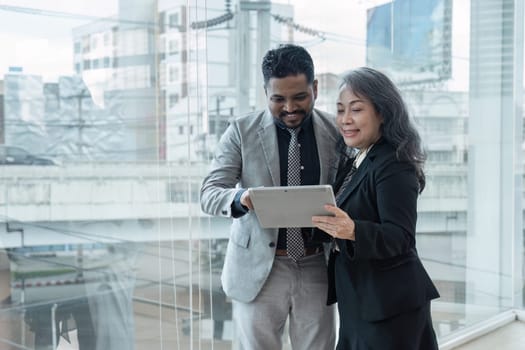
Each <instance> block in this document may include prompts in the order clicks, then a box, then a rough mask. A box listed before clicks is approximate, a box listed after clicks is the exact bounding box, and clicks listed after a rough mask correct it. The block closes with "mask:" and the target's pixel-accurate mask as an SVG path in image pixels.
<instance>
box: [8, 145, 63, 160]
mask: <svg viewBox="0 0 525 350" xmlns="http://www.w3.org/2000/svg"><path fill="white" fill-rule="evenodd" d="M0 165H58V163H57V162H56V161H55V160H53V159H50V158H45V157H39V156H35V155H33V154H31V153H29V152H28V151H26V150H25V149H23V148H21V147H17V146H6V145H0Z"/></svg>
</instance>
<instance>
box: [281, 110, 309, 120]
mask: <svg viewBox="0 0 525 350" xmlns="http://www.w3.org/2000/svg"><path fill="white" fill-rule="evenodd" d="M290 114H303V115H306V111H305V110H304V109H299V110H296V111H292V112H281V113H280V114H279V117H281V118H284V117H286V116H287V115H290Z"/></svg>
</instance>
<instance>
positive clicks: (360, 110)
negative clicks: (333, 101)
mask: <svg viewBox="0 0 525 350" xmlns="http://www.w3.org/2000/svg"><path fill="white" fill-rule="evenodd" d="M336 120H337V126H338V127H339V132H340V133H341V135H343V138H344V140H345V143H346V145H347V146H349V147H355V148H358V149H366V148H368V147H369V146H370V145H372V144H373V143H375V142H376V141H377V140H379V138H380V137H381V124H382V123H383V117H382V116H381V115H379V114H378V113H377V111H376V110H375V108H374V106H373V105H372V103H371V102H370V101H369V100H368V99H366V98H363V97H358V96H356V95H354V93H353V92H352V90H350V89H349V88H348V87H345V86H343V87H342V88H341V90H339V98H338V100H337V119H336Z"/></svg>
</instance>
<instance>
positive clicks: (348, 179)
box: [335, 162, 357, 202]
mask: <svg viewBox="0 0 525 350" xmlns="http://www.w3.org/2000/svg"><path fill="white" fill-rule="evenodd" d="M356 170H357V167H356V166H355V162H354V163H353V164H352V168H351V169H350V171H349V172H348V173H347V174H346V176H345V179H344V180H343V183H342V184H341V187H339V190H337V193H336V195H335V201H336V202H339V198H340V197H341V195H342V194H343V192H344V191H345V189H346V187H347V186H348V184H349V183H350V180H352V176H354V173H355V172H356Z"/></svg>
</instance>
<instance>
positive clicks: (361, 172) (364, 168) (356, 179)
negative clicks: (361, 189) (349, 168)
mask: <svg viewBox="0 0 525 350" xmlns="http://www.w3.org/2000/svg"><path fill="white" fill-rule="evenodd" d="M369 166H370V160H369V159H368V158H365V159H364V160H363V163H361V165H360V166H359V168H357V170H356V172H355V174H354V175H353V176H352V179H351V180H350V183H349V184H348V186H346V188H345V189H344V192H343V193H342V194H341V196H340V197H339V200H338V201H337V204H338V205H340V204H341V203H343V202H344V201H345V200H346V199H347V198H348V196H350V194H351V193H352V192H354V190H355V189H356V188H357V186H358V185H359V184H360V183H361V181H363V179H364V178H365V176H366V174H367V173H368V168H369Z"/></svg>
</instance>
